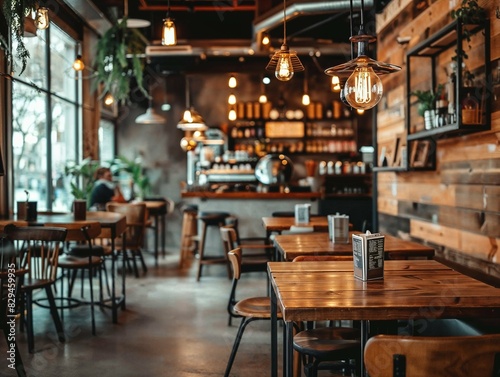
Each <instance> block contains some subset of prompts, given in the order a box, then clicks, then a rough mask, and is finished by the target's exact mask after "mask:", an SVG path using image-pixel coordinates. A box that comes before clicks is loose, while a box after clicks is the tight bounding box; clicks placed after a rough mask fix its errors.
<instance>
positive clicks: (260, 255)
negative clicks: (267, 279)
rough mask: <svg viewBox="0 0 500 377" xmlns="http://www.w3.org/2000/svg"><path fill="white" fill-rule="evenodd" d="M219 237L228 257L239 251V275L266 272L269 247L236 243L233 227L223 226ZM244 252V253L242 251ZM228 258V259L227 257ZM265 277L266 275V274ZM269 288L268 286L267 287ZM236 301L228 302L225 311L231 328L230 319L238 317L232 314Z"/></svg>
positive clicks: (269, 259) (261, 244)
mask: <svg viewBox="0 0 500 377" xmlns="http://www.w3.org/2000/svg"><path fill="white" fill-rule="evenodd" d="M219 229H220V235H221V239H222V244H223V245H224V253H225V254H226V255H229V252H230V251H231V250H234V249H239V250H240V251H241V253H240V254H241V264H240V271H241V273H246V272H264V273H265V272H266V271H267V262H269V261H271V260H272V259H271V257H270V255H272V254H270V253H269V252H268V250H273V249H269V246H270V245H266V244H264V243H263V242H261V243H244V244H243V243H242V244H240V243H239V242H238V234H237V232H236V229H235V228H234V226H233V225H224V226H221V227H220V228H219ZM244 250H245V251H244ZM228 258H229V257H228ZM266 276H267V274H266ZM267 286H268V287H269V284H268V285H267ZM235 303H236V300H235V299H234V297H233V301H232V302H231V301H230V302H229V305H228V307H227V311H228V313H229V320H228V326H231V322H232V318H235V317H239V315H237V314H235V313H234V310H233V306H234V304H235Z"/></svg>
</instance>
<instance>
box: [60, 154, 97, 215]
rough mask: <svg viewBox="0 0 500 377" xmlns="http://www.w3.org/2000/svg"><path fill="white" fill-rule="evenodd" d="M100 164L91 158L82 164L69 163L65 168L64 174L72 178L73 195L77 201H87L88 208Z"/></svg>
mask: <svg viewBox="0 0 500 377" xmlns="http://www.w3.org/2000/svg"><path fill="white" fill-rule="evenodd" d="M98 168H99V164H98V163H97V162H96V161H93V160H91V159H90V158H86V159H84V160H83V161H82V162H81V163H79V164H78V163H76V162H74V161H69V162H68V163H67V164H66V166H65V167H64V174H65V175H66V176H69V177H71V182H70V186H71V194H72V195H73V196H74V198H75V200H86V201H87V207H88V205H89V204H90V202H89V200H88V199H90V195H91V193H92V189H93V187H94V176H95V172H96V170H97V169H98Z"/></svg>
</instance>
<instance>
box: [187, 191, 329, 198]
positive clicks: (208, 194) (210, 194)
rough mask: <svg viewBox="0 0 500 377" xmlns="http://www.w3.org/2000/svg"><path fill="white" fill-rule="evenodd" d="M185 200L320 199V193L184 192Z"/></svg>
mask: <svg viewBox="0 0 500 377" xmlns="http://www.w3.org/2000/svg"><path fill="white" fill-rule="evenodd" d="M181 196H182V197H183V198H201V199H257V200H266V199H313V200H315V199H320V198H321V193H319V192H290V193H284V192H248V191H241V192H210V191H183V192H182V193H181Z"/></svg>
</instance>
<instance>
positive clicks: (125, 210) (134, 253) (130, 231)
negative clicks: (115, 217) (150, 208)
mask: <svg viewBox="0 0 500 377" xmlns="http://www.w3.org/2000/svg"><path fill="white" fill-rule="evenodd" d="M106 210H107V211H109V212H118V213H121V214H123V215H125V217H126V219H127V231H126V235H125V246H124V245H123V243H122V240H121V239H118V240H116V244H115V248H116V250H117V251H120V252H121V253H122V256H123V258H125V260H126V261H127V264H128V262H129V260H130V259H132V265H133V268H134V273H135V276H136V277H139V270H138V268H137V262H136V260H137V259H139V261H140V262H141V265H142V270H143V272H144V273H146V272H147V271H148V268H147V266H146V263H145V262H144V257H143V255H142V248H143V245H144V235H145V232H146V223H147V218H148V213H147V208H146V204H144V203H107V205H106ZM128 252H130V254H131V258H129V257H128Z"/></svg>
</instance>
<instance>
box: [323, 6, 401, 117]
mask: <svg viewBox="0 0 500 377" xmlns="http://www.w3.org/2000/svg"><path fill="white" fill-rule="evenodd" d="M352 1H353V0H351V20H352ZM363 13H364V2H363V0H361V23H360V27H359V32H358V35H356V36H354V35H352V31H351V37H350V38H349V40H350V41H351V43H357V45H358V56H357V57H356V58H355V59H351V60H350V61H348V62H347V63H343V64H340V65H337V66H335V67H331V68H328V69H327V70H325V74H327V75H329V76H334V75H335V76H345V75H349V78H348V79H347V81H346V82H345V84H344V87H343V88H342V90H341V97H342V96H344V97H345V100H346V101H347V102H348V103H349V105H350V106H352V107H353V108H355V109H363V110H368V109H371V108H373V107H374V106H376V105H377V104H378V103H379V101H380V99H381V98H382V95H383V93H384V90H383V85H382V81H381V80H380V77H379V75H383V74H388V73H393V72H397V71H400V70H401V67H399V66H397V65H393V64H388V63H384V62H379V61H377V60H374V59H371V58H369V57H368V56H366V48H367V45H368V44H369V43H372V42H375V41H376V40H377V38H376V37H374V36H372V35H366V34H364V33H365V31H364V20H363V17H364V16H363Z"/></svg>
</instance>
